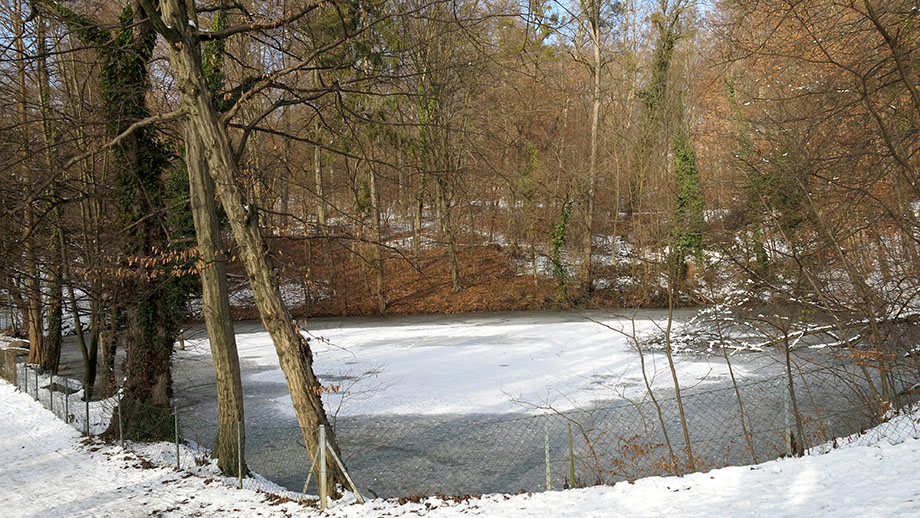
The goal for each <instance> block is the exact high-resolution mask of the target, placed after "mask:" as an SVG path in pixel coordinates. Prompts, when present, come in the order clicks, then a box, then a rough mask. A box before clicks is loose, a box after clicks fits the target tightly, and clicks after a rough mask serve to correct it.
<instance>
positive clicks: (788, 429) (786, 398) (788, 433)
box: [783, 382, 792, 457]
mask: <svg viewBox="0 0 920 518" xmlns="http://www.w3.org/2000/svg"><path fill="white" fill-rule="evenodd" d="M790 400H791V395H790V394H789V384H788V382H787V383H784V384H783V414H784V417H785V420H786V426H785V430H784V433H783V442H784V443H785V444H786V456H787V457H792V408H791V406H792V405H791V404H790V403H791V401H790Z"/></svg>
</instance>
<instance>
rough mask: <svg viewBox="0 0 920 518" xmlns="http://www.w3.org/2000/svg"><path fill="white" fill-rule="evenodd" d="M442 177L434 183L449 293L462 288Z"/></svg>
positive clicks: (445, 189)
mask: <svg viewBox="0 0 920 518" xmlns="http://www.w3.org/2000/svg"><path fill="white" fill-rule="evenodd" d="M444 184H445V179H444V178H443V176H441V175H438V179H437V182H436V183H435V190H436V192H435V195H436V197H437V199H438V215H439V218H440V220H441V232H442V234H443V235H444V241H446V242H447V257H448V259H449V260H450V283H451V291H453V292H454V293H457V292H459V291H460V290H461V289H463V287H462V286H461V285H460V266H459V263H458V261H457V240H456V238H455V237H454V229H453V224H452V223H451V218H450V202H449V200H448V199H447V186H446V185H444Z"/></svg>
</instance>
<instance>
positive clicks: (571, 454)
mask: <svg viewBox="0 0 920 518" xmlns="http://www.w3.org/2000/svg"><path fill="white" fill-rule="evenodd" d="M569 475H570V476H571V477H572V480H570V481H569V484H570V486H569V487H575V445H574V442H573V441H572V423H569Z"/></svg>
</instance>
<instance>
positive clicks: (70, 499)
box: [0, 382, 920, 518]
mask: <svg viewBox="0 0 920 518" xmlns="http://www.w3.org/2000/svg"><path fill="white" fill-rule="evenodd" d="M896 419H899V420H903V421H907V422H909V423H911V425H912V426H915V424H916V422H917V421H918V419H920V415H918V414H916V413H915V414H911V415H907V416H901V417H898V418H896ZM0 436H2V437H4V438H5V439H6V440H5V444H4V448H2V449H0V466H3V471H2V472H0V499H2V504H0V506H2V507H0V512H2V514H3V515H4V516H6V517H8V518H25V517H34V516H68V517H97V516H99V517H101V516H106V517H115V518H120V517H135V516H136V517H141V516H145V517H146V516H157V517H195V516H244V517H257V516H258V517H279V518H280V517H284V518H291V517H292V516H337V517H342V518H360V517H372V516H387V517H409V516H412V517H416V516H431V517H448V518H449V517H462V516H501V517H508V518H518V517H537V516H539V517H546V516H559V517H592V516H638V517H641V516H665V515H673V514H675V513H677V514H679V515H680V516H684V517H696V516H699V517H704V516H705V517H708V516H712V515H719V514H722V515H727V516H738V517H742V516H751V517H754V516H756V517H760V516H772V517H799V516H834V517H849V516H852V517H857V516H858V517H866V516H886V517H895V516H917V515H918V514H920V488H918V487H917V484H916V477H915V472H916V466H917V464H918V463H920V440H913V439H908V440H907V441H905V442H903V443H900V444H895V445H892V444H890V443H889V442H888V441H887V440H886V437H885V434H884V433H879V434H877V440H875V441H874V442H873V443H871V444H870V445H861V446H843V447H841V448H840V449H834V450H832V451H830V452H829V453H826V454H822V455H809V456H806V457H803V458H796V459H784V460H777V461H771V462H766V463H763V464H759V465H754V466H738V467H729V468H723V469H718V470H713V471H710V472H708V473H692V474H689V475H685V476H683V477H680V478H677V477H651V478H647V479H641V480H638V481H636V482H635V483H619V484H616V485H614V486H597V487H591V488H586V489H573V490H565V491H552V492H546V493H534V494H518V495H506V494H493V495H485V496H472V497H466V498H460V499H442V498H436V497H431V498H410V499H400V500H383V499H375V500H371V501H369V502H367V503H366V504H365V505H358V504H353V503H352V502H353V497H351V498H349V497H346V498H345V499H343V500H342V501H341V502H337V503H336V504H335V505H334V506H333V507H332V508H331V509H329V510H327V511H319V510H318V509H316V508H314V507H309V506H306V505H300V504H298V503H296V502H294V501H291V500H288V499H286V498H279V497H278V496H275V495H271V494H267V493H264V492H258V491H254V490H251V489H246V488H244V489H236V488H234V487H231V486H230V485H229V482H231V481H230V480H226V479H221V478H220V477H218V476H216V475H210V476H209V475H208V474H207V467H200V466H199V467H196V468H195V470H194V472H189V471H178V470H176V469H175V468H174V467H167V466H165V465H163V464H160V463H158V462H156V460H155V459H154V462H152V463H151V462H150V461H148V460H147V459H146V458H139V457H138V456H137V454H135V453H132V452H129V451H127V450H123V449H121V448H120V447H117V446H114V445H111V444H104V443H97V442H93V441H87V440H84V439H83V438H81V437H80V435H79V433H78V432H77V431H76V430H74V429H73V428H72V427H70V426H68V425H66V424H64V423H63V422H62V421H60V420H58V419H57V418H56V417H55V416H54V415H53V414H51V413H50V412H48V411H47V410H45V409H43V408H42V407H41V406H40V404H39V403H37V402H35V401H34V400H32V399H31V398H30V397H29V396H27V395H25V394H22V393H18V392H16V391H15V389H14V388H13V387H12V386H11V385H9V384H8V383H6V382H0ZM287 495H288V496H294V495H291V494H290V493H287Z"/></svg>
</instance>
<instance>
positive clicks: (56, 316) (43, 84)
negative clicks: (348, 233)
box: [35, 14, 64, 374]
mask: <svg viewBox="0 0 920 518" xmlns="http://www.w3.org/2000/svg"><path fill="white" fill-rule="evenodd" d="M46 29H47V26H46V21H45V18H44V17H43V16H42V15H41V14H39V15H37V16H36V18H35V40H36V45H37V47H38V52H37V54H38V56H37V58H38V60H37V65H38V94H39V95H38V97H39V105H40V108H41V119H42V136H43V137H44V144H45V153H44V156H45V168H46V170H47V171H49V172H50V171H54V170H55V167H56V165H57V158H56V156H57V128H56V127H55V124H54V121H53V119H52V117H51V99H50V97H51V80H50V76H49V74H48V52H47V50H48V49H47V45H46V42H45V32H46ZM52 198H53V199H55V200H56V199H57V195H56V193H54V192H52ZM53 216H54V219H53V221H54V229H53V231H52V235H51V243H50V246H49V247H48V250H49V252H50V254H49V261H48V272H49V277H50V278H51V282H50V285H49V286H48V288H49V290H48V334H47V336H46V338H45V349H46V353H45V358H44V361H43V362H42V364H41V367H42V368H43V369H45V370H47V371H50V372H52V373H54V374H57V371H58V364H59V363H60V361H61V333H62V327H63V326H62V324H63V322H62V321H63V316H64V315H63V300H62V291H63V288H64V272H63V262H64V259H63V253H64V250H63V247H64V230H63V224H64V222H63V214H62V213H61V206H60V205H57V206H56V207H55V208H54V210H53Z"/></svg>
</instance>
